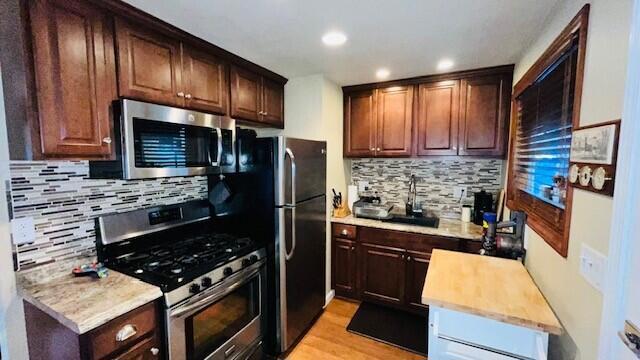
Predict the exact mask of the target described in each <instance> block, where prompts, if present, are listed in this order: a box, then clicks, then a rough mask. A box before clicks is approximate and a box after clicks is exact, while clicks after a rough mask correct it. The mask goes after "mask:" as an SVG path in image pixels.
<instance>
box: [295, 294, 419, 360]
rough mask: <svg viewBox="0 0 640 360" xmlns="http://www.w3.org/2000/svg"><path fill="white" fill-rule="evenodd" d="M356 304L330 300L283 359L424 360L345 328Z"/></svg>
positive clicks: (354, 310)
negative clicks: (315, 320) (311, 325)
mask: <svg viewBox="0 0 640 360" xmlns="http://www.w3.org/2000/svg"><path fill="white" fill-rule="evenodd" d="M357 309H358V304H357V303H353V302H348V301H344V300H339V299H334V300H332V301H331V303H329V306H327V308H326V309H325V311H324V313H323V314H322V315H321V316H320V318H319V319H318V321H317V322H316V323H315V324H314V325H313V327H312V328H311V329H310V330H309V332H308V333H307V334H306V335H305V336H304V338H302V340H300V342H299V343H298V345H296V347H295V348H294V349H293V350H292V351H291V352H290V353H289V355H288V356H287V357H286V359H287V360H319V359H322V360H337V359H349V360H360V359H363V360H364V359H367V360H377V359H379V360H383V359H384V360H393V359H409V360H425V357H424V356H420V355H416V354H414V353H411V352H408V351H404V350H402V349H399V348H397V347H394V346H391V345H387V344H384V343H381V342H378V341H375V340H371V339H369V338H366V337H363V336H360V335H356V334H352V333H350V332H348V331H347V325H349V321H351V317H352V316H353V314H354V313H355V312H356V310H357Z"/></svg>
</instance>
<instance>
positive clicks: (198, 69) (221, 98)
mask: <svg viewBox="0 0 640 360" xmlns="http://www.w3.org/2000/svg"><path fill="white" fill-rule="evenodd" d="M182 50H183V52H182V64H183V69H182V80H183V82H184V84H185V91H184V92H185V105H186V107H188V108H191V109H197V110H202V111H207V112H212V113H216V114H220V115H226V114H227V103H228V101H227V93H228V92H229V88H228V86H227V66H226V64H225V63H224V62H223V61H222V60H221V59H219V58H216V57H215V56H212V55H210V54H207V53H204V52H202V51H199V50H196V49H194V48H191V47H188V46H186V45H183V49H182Z"/></svg>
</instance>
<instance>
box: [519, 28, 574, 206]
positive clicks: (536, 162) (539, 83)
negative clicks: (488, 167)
mask: <svg viewBox="0 0 640 360" xmlns="http://www.w3.org/2000/svg"><path fill="white" fill-rule="evenodd" d="M577 53H578V41H577V38H576V39H575V40H574V41H573V42H571V44H570V46H569V47H568V49H567V50H566V51H565V52H564V53H563V54H562V55H561V56H560V57H559V58H558V59H557V60H556V61H555V62H554V63H553V64H552V65H551V66H549V67H548V68H547V69H546V70H545V71H544V72H543V73H542V74H541V75H540V76H539V77H538V78H537V79H536V80H535V81H534V82H533V84H532V85H530V86H529V87H528V88H526V89H525V90H524V91H523V92H522V93H521V94H520V95H519V96H518V97H517V98H516V104H515V105H516V106H517V108H516V109H517V120H516V126H517V129H516V138H515V145H514V146H515V147H514V153H513V157H514V161H513V169H512V170H513V180H514V185H515V186H516V187H517V188H518V189H519V190H522V191H524V192H526V193H527V194H529V195H531V196H533V197H535V198H537V199H540V200H542V201H544V202H546V203H549V204H551V205H553V206H555V207H557V208H560V209H564V206H565V202H566V184H567V181H566V179H567V173H568V168H569V152H570V148H571V131H572V119H573V103H574V92H575V78H576V68H577V58H578V57H577Z"/></svg>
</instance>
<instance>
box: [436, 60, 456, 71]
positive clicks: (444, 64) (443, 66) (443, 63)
mask: <svg viewBox="0 0 640 360" xmlns="http://www.w3.org/2000/svg"><path fill="white" fill-rule="evenodd" d="M452 67H453V60H451V59H442V60H440V61H439V62H438V70H440V71H444V70H449V69H451V68H452Z"/></svg>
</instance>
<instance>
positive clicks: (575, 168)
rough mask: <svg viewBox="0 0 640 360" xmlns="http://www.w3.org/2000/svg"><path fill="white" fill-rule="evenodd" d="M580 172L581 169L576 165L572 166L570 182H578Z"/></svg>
mask: <svg viewBox="0 0 640 360" xmlns="http://www.w3.org/2000/svg"><path fill="white" fill-rule="evenodd" d="M579 172H580V167H579V166H578V165H576V164H573V165H571V167H570V168H569V182H570V183H572V184H575V183H576V181H578V175H579Z"/></svg>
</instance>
